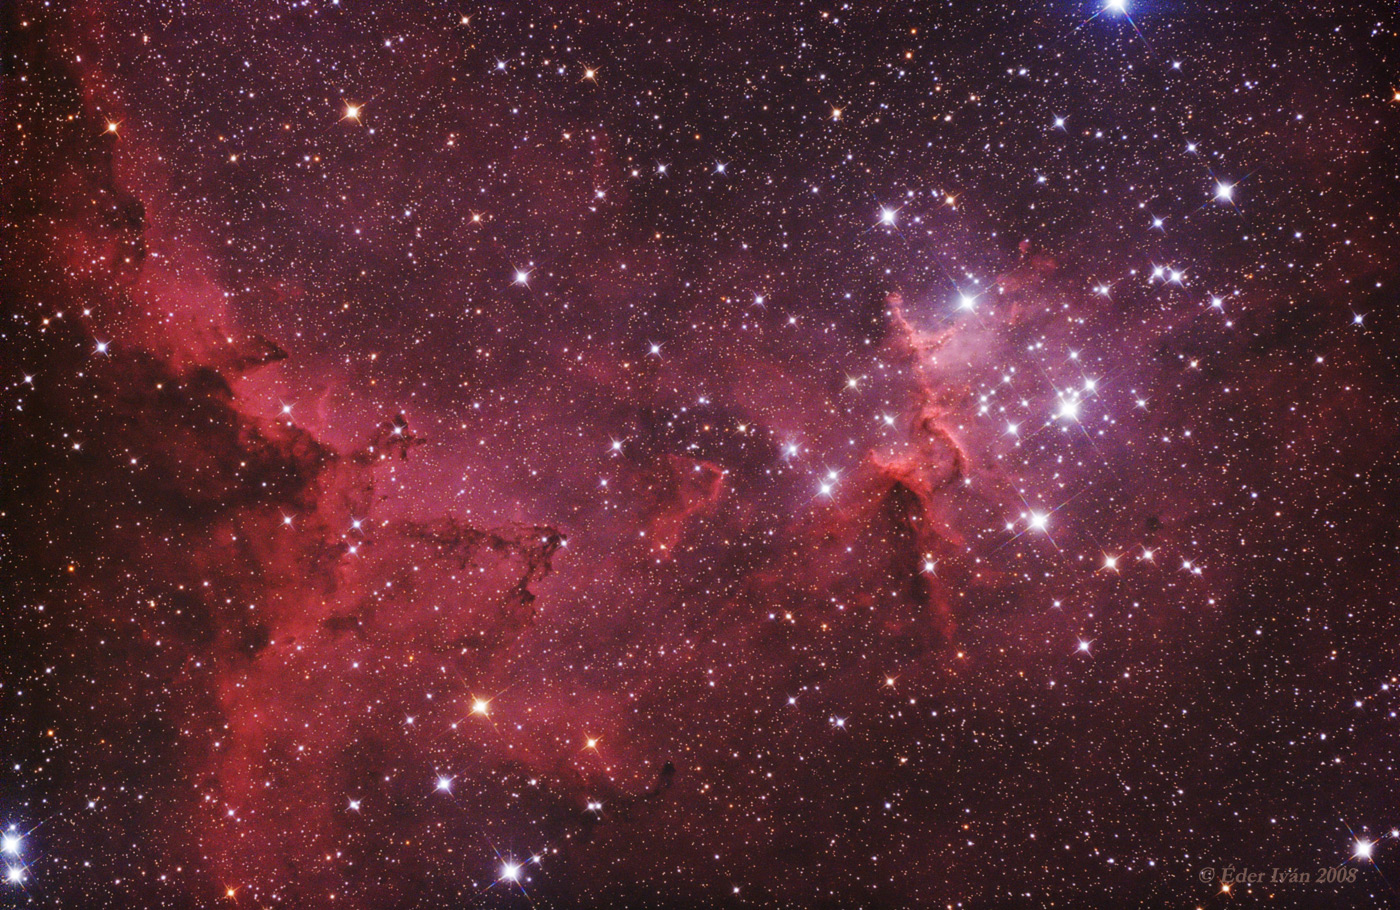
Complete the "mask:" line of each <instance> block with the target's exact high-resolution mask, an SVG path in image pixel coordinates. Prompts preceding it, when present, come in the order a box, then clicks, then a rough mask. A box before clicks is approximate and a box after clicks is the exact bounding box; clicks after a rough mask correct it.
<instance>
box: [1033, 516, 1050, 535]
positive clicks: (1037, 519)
mask: <svg viewBox="0 0 1400 910" xmlns="http://www.w3.org/2000/svg"><path fill="white" fill-rule="evenodd" d="M1030 526H1031V530H1032V531H1044V530H1045V529H1046V528H1048V527H1050V516H1049V515H1046V514H1045V513H1044V512H1032V513H1031V517H1030Z"/></svg>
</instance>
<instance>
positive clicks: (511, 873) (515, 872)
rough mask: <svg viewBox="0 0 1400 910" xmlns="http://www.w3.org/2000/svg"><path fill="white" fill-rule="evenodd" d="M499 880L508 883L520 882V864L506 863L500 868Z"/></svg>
mask: <svg viewBox="0 0 1400 910" xmlns="http://www.w3.org/2000/svg"><path fill="white" fill-rule="evenodd" d="M501 878H503V879H505V880H506V881H510V882H518V881H520V864H519V863H506V864H504V865H503V866H501Z"/></svg>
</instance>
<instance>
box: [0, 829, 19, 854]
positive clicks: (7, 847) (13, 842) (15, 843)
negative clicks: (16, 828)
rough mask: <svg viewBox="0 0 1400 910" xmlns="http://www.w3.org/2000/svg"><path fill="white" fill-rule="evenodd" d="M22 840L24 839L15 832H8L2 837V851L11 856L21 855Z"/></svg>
mask: <svg viewBox="0 0 1400 910" xmlns="http://www.w3.org/2000/svg"><path fill="white" fill-rule="evenodd" d="M22 840H23V838H22V837H20V836H19V835H18V834H15V833H14V832H13V831H6V832H5V834H4V836H3V837H0V851H3V852H5V853H8V854H10V855H11V856H16V855H18V854H19V847H20V842H21V841H22Z"/></svg>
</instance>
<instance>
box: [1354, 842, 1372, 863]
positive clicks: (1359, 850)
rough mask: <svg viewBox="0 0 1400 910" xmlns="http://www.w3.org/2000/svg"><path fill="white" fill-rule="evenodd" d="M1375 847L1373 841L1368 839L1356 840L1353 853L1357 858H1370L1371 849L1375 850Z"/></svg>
mask: <svg viewBox="0 0 1400 910" xmlns="http://www.w3.org/2000/svg"><path fill="white" fill-rule="evenodd" d="M1375 847H1376V845H1375V844H1374V843H1373V842H1371V841H1368V840H1359V841H1357V842H1356V854H1355V855H1356V858H1357V859H1370V858H1371V853H1372V851H1373V850H1375Z"/></svg>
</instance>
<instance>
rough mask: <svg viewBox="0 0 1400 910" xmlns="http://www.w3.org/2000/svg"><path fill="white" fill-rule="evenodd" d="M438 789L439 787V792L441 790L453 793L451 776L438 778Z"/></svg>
mask: <svg viewBox="0 0 1400 910" xmlns="http://www.w3.org/2000/svg"><path fill="white" fill-rule="evenodd" d="M437 789H438V792H439V793H451V792H452V778H450V777H439V778H438V779H437Z"/></svg>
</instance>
